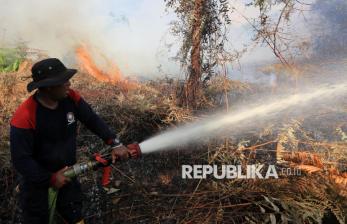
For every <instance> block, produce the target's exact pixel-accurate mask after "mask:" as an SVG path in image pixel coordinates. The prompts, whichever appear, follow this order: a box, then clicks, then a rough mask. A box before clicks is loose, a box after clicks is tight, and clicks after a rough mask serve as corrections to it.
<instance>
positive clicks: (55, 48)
mask: <svg viewBox="0 0 347 224" xmlns="http://www.w3.org/2000/svg"><path fill="white" fill-rule="evenodd" d="M0 5H1V7H0V47H1V45H2V46H9V44H12V45H15V44H17V43H18V42H24V43H26V45H27V46H28V47H29V48H34V49H40V50H43V51H44V52H45V53H47V54H48V55H49V56H50V57H58V58H73V57H72V56H73V55H74V51H75V48H76V47H77V46H79V45H80V44H81V43H86V44H88V45H90V46H91V47H92V48H94V49H96V50H97V52H101V53H102V54H105V55H106V56H107V57H108V58H110V59H111V60H112V61H114V62H115V63H117V64H119V65H120V67H121V69H122V70H126V71H124V72H125V73H141V74H146V73H150V72H153V71H154V70H156V67H157V66H158V64H159V63H158V61H157V59H156V58H155V53H156V51H157V48H158V46H159V42H160V39H161V38H162V35H163V34H164V32H165V30H166V29H167V28H168V27H167V26H166V24H167V20H166V19H165V15H164V13H165V10H164V9H165V7H164V6H165V5H164V1H158V2H157V3H156V4H153V1H150V0H143V1H133V0H128V1H125V0H118V1H112V0H103V1H100V0H74V1H71V0H50V1H42V0H30V1H28V0H16V1H13V0H0ZM65 62H69V63H73V61H65Z"/></svg>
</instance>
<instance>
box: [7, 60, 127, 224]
mask: <svg viewBox="0 0 347 224" xmlns="http://www.w3.org/2000/svg"><path fill="white" fill-rule="evenodd" d="M31 72H32V74H31V77H32V81H31V82H30V83H29V84H28V85H27V90H28V92H32V91H33V90H35V89H36V91H35V93H34V94H32V95H31V96H30V97H29V98H28V99H27V100H25V101H24V102H23V103H22V104H21V105H20V106H19V107H18V108H17V110H16V112H15V113H14V115H13V117H12V119H11V123H10V148H11V159H12V163H13V166H14V168H15V169H16V170H17V172H18V173H19V175H20V185H19V186H20V195H19V198H20V204H21V207H22V210H23V221H24V223H34V224H39V223H45V224H46V223H48V210H49V208H48V188H49V187H54V188H56V189H59V194H58V197H57V211H58V213H59V214H60V215H61V216H62V217H63V218H64V220H65V221H66V222H67V223H83V217H82V213H81V210H82V193H81V187H80V183H79V182H78V180H77V179H69V178H67V177H65V176H64V175H63V173H64V171H65V170H66V169H67V167H68V166H72V165H73V164H75V163H76V136H77V120H78V121H80V122H82V123H83V124H84V125H85V126H86V127H87V128H88V129H89V130H91V131H92V132H93V133H95V134H96V135H97V136H99V137H100V138H101V139H102V140H103V141H104V142H105V143H106V144H108V145H110V146H112V159H113V162H114V160H115V158H119V159H123V160H124V159H127V158H128V149H127V148H126V147H125V146H123V145H122V144H121V142H120V141H119V139H118V138H117V135H116V134H114V133H113V132H112V131H111V130H110V128H109V127H108V126H107V124H106V123H105V122H104V121H103V120H102V119H101V118H100V117H99V116H98V115H97V114H96V113H95V112H94V111H93V110H92V108H91V107H90V105H89V104H88V103H87V102H86V101H85V100H84V99H83V98H82V97H81V95H80V94H79V93H78V92H77V91H75V90H72V89H71V88H70V85H71V84H70V81H69V80H70V79H71V78H72V77H73V75H74V74H76V72H77V70H76V69H68V68H66V67H65V66H64V64H63V63H62V62H61V61H60V60H58V59H56V58H48V59H45V60H42V61H39V62H37V63H36V64H34V65H33V67H32V69H31Z"/></svg>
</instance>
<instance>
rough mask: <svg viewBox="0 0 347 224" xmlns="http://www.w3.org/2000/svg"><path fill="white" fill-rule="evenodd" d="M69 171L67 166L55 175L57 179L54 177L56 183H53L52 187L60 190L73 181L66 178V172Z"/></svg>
mask: <svg viewBox="0 0 347 224" xmlns="http://www.w3.org/2000/svg"><path fill="white" fill-rule="evenodd" d="M67 169H68V167H67V166H66V167H64V168H63V169H61V170H59V171H57V172H56V173H55V174H54V176H55V177H54V181H53V183H52V187H54V188H56V189H59V188H62V187H63V186H64V185H65V184H67V183H68V182H70V181H71V180H70V178H68V177H65V176H64V172H65V171H66V170H67Z"/></svg>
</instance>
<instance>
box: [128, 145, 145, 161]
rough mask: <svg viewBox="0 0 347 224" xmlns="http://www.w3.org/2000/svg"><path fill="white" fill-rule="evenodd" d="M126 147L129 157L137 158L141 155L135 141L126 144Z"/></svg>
mask: <svg viewBox="0 0 347 224" xmlns="http://www.w3.org/2000/svg"><path fill="white" fill-rule="evenodd" d="M127 148H128V150H129V154H130V157H131V158H133V159H137V158H140V157H141V155H142V153H141V149H140V145H139V144H137V143H136V142H135V143H132V144H130V145H127Z"/></svg>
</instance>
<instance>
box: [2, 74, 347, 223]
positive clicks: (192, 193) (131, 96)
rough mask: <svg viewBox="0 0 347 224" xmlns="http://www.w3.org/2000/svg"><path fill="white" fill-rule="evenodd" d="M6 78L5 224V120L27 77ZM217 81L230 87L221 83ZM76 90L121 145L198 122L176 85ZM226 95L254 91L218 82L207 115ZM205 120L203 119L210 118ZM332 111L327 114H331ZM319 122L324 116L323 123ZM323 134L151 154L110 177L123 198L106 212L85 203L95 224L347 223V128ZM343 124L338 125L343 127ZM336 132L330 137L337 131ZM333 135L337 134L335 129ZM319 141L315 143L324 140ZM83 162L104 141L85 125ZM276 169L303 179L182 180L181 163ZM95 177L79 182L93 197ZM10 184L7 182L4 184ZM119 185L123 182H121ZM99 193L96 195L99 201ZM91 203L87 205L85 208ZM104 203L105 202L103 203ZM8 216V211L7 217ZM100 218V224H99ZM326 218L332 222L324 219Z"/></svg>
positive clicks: (84, 81)
mask: <svg viewBox="0 0 347 224" xmlns="http://www.w3.org/2000/svg"><path fill="white" fill-rule="evenodd" d="M26 73H27V71H22V73H7V74H1V75H0V87H1V88H0V106H1V117H0V128H1V132H0V135H1V142H0V159H1V167H0V168H1V170H2V180H1V183H3V184H2V185H1V186H0V187H1V191H2V192H3V193H4V194H2V195H1V201H2V204H1V208H5V206H3V205H5V204H10V206H6V207H7V208H9V207H10V208H9V209H5V210H4V211H0V215H1V216H2V217H7V219H10V218H11V217H12V216H11V215H9V214H10V213H9V211H10V210H13V209H12V208H11V206H12V205H14V204H13V203H14V199H13V197H9V196H8V195H11V193H10V194H9V192H12V190H13V188H14V186H15V178H14V174H15V173H14V172H13V170H12V169H11V168H10V163H9V152H8V132H7V131H6V130H8V122H9V119H10V116H11V114H12V113H13V111H14V110H15V109H16V107H17V106H18V105H19V103H20V102H22V101H23V100H24V99H25V98H26V97H28V94H27V93H26V90H25V86H26V82H23V81H21V80H20V77H21V76H23V75H24V74H25V75H27V74H26ZM221 82H222V83H224V84H223V85H221ZM73 86H74V88H75V89H77V90H78V91H80V92H81V94H82V96H83V97H85V99H86V100H87V101H88V102H89V103H91V104H92V105H93V107H94V109H95V110H96V111H97V112H98V113H99V114H100V115H101V116H102V117H103V118H104V119H105V120H106V122H107V123H108V124H110V125H111V127H112V128H113V129H114V130H115V131H117V132H119V133H120V135H121V139H122V141H123V142H125V143H130V142H132V141H142V140H144V139H146V138H148V137H149V136H151V135H153V134H155V133H157V132H158V131H160V130H162V129H165V128H166V127H167V126H175V125H178V124H181V123H185V122H189V121H192V120H195V119H197V115H196V114H193V112H192V111H190V110H187V109H185V108H182V107H178V106H177V103H176V101H177V100H176V90H177V89H179V83H177V82H176V81H174V80H168V79H164V80H157V81H155V82H146V83H129V81H123V82H119V83H118V84H116V85H110V84H107V83H100V82H97V81H96V80H95V79H94V78H92V77H91V76H89V75H87V74H85V73H80V74H78V75H76V77H75V78H74V79H73ZM225 90H227V91H228V92H231V93H233V94H235V95H236V96H238V97H239V98H241V99H242V97H243V96H247V95H249V94H254V89H253V88H252V86H250V85H248V84H244V83H238V82H234V81H225V80H224V81H223V80H222V81H221V80H220V79H216V80H212V82H211V85H210V86H209V87H208V88H207V90H206V91H207V94H206V99H204V100H206V102H208V105H209V106H207V107H206V108H208V107H211V110H214V109H215V108H216V107H220V105H221V101H222V100H221V99H223V97H224V93H225ZM204 112H205V111H204ZM332 114H334V112H331V111H330V112H328V115H329V116H331V115H332ZM320 119H323V118H320ZM333 121H337V123H334V122H331V121H330V120H329V123H328V124H326V125H324V128H325V129H324V130H323V129H322V128H320V127H316V126H312V125H311V124H312V123H314V122H307V123H306V121H305V120H299V119H298V120H292V121H290V122H285V123H283V124H279V125H278V127H274V126H273V125H269V126H268V127H266V128H264V129H263V130H262V131H261V132H260V133H256V134H252V135H251V134H249V135H247V136H243V138H242V139H237V138H227V139H224V140H220V139H211V141H210V142H209V143H208V144H207V145H204V146H197V145H196V146H190V147H189V148H191V149H194V151H193V150H189V149H188V150H187V148H186V149H184V148H178V149H177V150H176V151H171V152H159V153H155V154H151V155H146V156H145V157H144V158H143V159H141V160H140V161H130V162H129V163H124V164H117V165H116V169H114V171H113V175H114V178H115V181H114V183H113V184H116V182H117V181H118V182H119V181H120V186H118V185H119V184H117V188H120V189H121V191H120V192H118V193H116V194H114V195H111V196H107V198H103V199H104V200H105V201H106V202H103V203H106V205H107V206H106V207H100V206H101V205H100V206H99V205H98V206H99V207H97V208H96V209H97V211H99V210H100V212H101V213H105V214H103V215H100V214H101V213H100V214H99V213H97V212H96V211H94V210H92V209H94V207H93V206H96V205H93V204H88V205H89V210H87V211H86V214H87V217H86V220H87V221H89V222H92V223H102V222H104V223H109V222H111V221H115V220H116V221H117V222H120V223H271V222H272V223H273V222H274V221H275V220H276V222H278V223H286V221H288V222H289V223H290V222H291V223H320V222H321V220H322V219H323V217H324V216H325V215H326V214H327V213H329V214H330V215H331V216H333V217H335V219H336V220H337V221H338V222H339V223H345V221H346V217H345V216H346V208H347V205H346V198H347V194H346V188H347V174H346V161H347V152H346V149H347V144H346V139H345V135H346V133H345V131H346V127H345V124H343V123H341V120H339V119H338V118H336V119H333ZM339 122H340V123H339ZM332 130H333V131H332ZM334 130H335V131H334ZM317 136H319V139H318V137H317ZM78 141H79V146H80V150H79V154H80V157H84V154H88V153H87V152H86V150H85V149H87V148H88V149H89V150H98V149H100V147H102V143H101V142H100V140H97V138H96V137H93V136H91V135H90V133H89V132H88V131H87V130H86V129H84V127H81V131H80V135H79V139H78ZM257 162H262V163H275V164H277V167H278V168H301V170H302V175H301V176H290V175H282V176H281V177H280V179H278V180H276V179H268V180H220V181H216V180H214V179H206V180H201V181H199V180H194V181H193V180H188V181H187V180H183V179H182V178H181V177H180V166H181V164H207V163H214V164H242V165H246V164H254V163H257ZM96 178H98V175H97V174H95V173H93V174H89V175H87V176H84V177H82V178H81V179H82V182H83V183H85V186H86V189H85V190H86V191H87V192H89V193H90V192H91V191H93V189H95V188H93V187H92V186H94V185H95V183H96V182H97V179H96ZM3 180H4V181H3ZM116 180H117V181H116ZM100 195H102V194H100V192H99V193H98V194H97V196H95V194H94V193H93V194H92V196H91V197H95V198H99V199H100V198H101V196H100ZM86 203H90V202H86ZM101 204H102V203H101ZM2 210H3V209H2ZM100 217H103V218H100ZM325 218H326V217H325Z"/></svg>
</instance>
